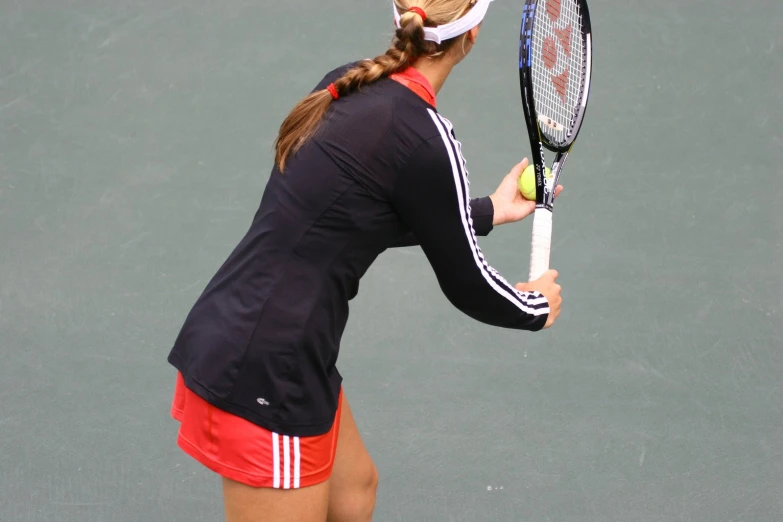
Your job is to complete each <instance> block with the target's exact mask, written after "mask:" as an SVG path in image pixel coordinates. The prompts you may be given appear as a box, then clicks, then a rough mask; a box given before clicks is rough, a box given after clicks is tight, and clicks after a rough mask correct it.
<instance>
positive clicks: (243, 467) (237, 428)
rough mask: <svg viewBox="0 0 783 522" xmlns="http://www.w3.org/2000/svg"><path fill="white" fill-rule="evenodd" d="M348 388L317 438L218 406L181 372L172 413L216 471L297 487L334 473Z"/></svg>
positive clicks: (186, 445)
mask: <svg viewBox="0 0 783 522" xmlns="http://www.w3.org/2000/svg"><path fill="white" fill-rule="evenodd" d="M341 411H342V390H341V391H340V398H339V401H338V405H337V413H336V415H335V419H334V424H333V425H332V429H331V430H330V431H329V432H328V433H325V434H323V435H318V436H315V437H292V436H288V435H283V434H279V433H275V432H272V431H269V430H266V429H264V428H262V427H260V426H258V425H256V424H253V423H251V422H250V421H247V420H245V419H242V418H240V417H237V416H236V415H233V414H231V413H227V412H225V411H223V410H220V409H218V408H216V407H215V406H212V405H211V404H209V403H208V402H206V401H205V400H204V399H202V398H201V397H199V396H198V395H196V394H195V393H193V392H192V391H191V390H189V389H188V388H187V387H186V386H185V381H184V380H183V379H182V375H181V374H179V373H178V374H177V383H176V387H175V390H174V401H173V404H172V406H171V416H172V417H174V419H176V420H177V421H179V422H180V429H179V435H178V437H177V444H178V445H179V447H180V448H181V449H182V450H183V451H184V452H185V453H187V454H188V455H190V456H191V457H193V458H194V459H196V460H197V461H198V462H200V463H201V464H203V465H204V466H206V467H207V468H208V469H210V470H212V471H214V472H215V473H217V474H219V475H221V476H223V477H225V478H227V479H230V480H234V481H236V482H241V483H243V484H247V485H248V486H252V487H263V488H281V489H295V488H303V487H307V486H313V485H315V484H318V483H320V482H323V481H325V480H326V479H328V478H329V476H330V474H331V472H332V466H333V465H334V457H335V452H336V449H337V436H338V433H339V431H340V413H341Z"/></svg>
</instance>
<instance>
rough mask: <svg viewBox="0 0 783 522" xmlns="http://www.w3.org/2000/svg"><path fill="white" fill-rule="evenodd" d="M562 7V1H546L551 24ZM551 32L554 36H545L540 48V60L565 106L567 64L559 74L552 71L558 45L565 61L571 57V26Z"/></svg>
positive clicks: (557, 16) (554, 65) (559, 13)
mask: <svg viewBox="0 0 783 522" xmlns="http://www.w3.org/2000/svg"><path fill="white" fill-rule="evenodd" d="M562 7H563V6H562V0H546V14H547V16H549V19H550V20H551V21H552V23H553V24H554V23H555V22H557V21H558V20H560V15H561V14H562ZM553 32H554V33H555V36H547V37H546V38H545V39H544V42H543V44H542V47H541V58H542V60H543V62H544V66H545V67H546V68H547V69H549V71H550V72H551V73H552V84H553V85H554V86H555V91H557V94H558V95H560V100H561V101H562V102H563V105H565V104H566V103H567V96H568V63H566V64H565V69H564V70H563V72H562V73H560V74H554V69H555V67H556V66H557V47H558V43H559V44H560V47H562V48H563V53H564V54H565V57H566V59H568V58H570V57H571V33H572V26H571V24H570V23H569V24H568V25H567V26H565V27H562V28H554V31H553Z"/></svg>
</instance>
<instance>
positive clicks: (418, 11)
mask: <svg viewBox="0 0 783 522" xmlns="http://www.w3.org/2000/svg"><path fill="white" fill-rule="evenodd" d="M408 12H409V13H416V14H417V15H419V16H421V21H422V22H424V21H425V20H427V13H425V12H424V9H422V8H421V7H411V8H410V9H408Z"/></svg>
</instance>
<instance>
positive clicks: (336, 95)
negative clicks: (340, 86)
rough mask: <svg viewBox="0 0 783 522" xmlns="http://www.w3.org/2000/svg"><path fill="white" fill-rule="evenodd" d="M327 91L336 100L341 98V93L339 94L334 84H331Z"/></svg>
mask: <svg viewBox="0 0 783 522" xmlns="http://www.w3.org/2000/svg"><path fill="white" fill-rule="evenodd" d="M326 90H327V91H329V94H331V95H332V98H334V99H335V100H336V99H337V98H339V97H340V93H338V92H337V88H336V87H335V86H334V84H333V83H330V84H329V85H328V86H327V87H326Z"/></svg>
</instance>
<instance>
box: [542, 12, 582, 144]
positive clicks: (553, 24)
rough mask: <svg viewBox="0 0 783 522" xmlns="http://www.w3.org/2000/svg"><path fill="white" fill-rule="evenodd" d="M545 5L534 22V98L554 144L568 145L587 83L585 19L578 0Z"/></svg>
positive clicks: (544, 126) (549, 137) (543, 131)
mask: <svg viewBox="0 0 783 522" xmlns="http://www.w3.org/2000/svg"><path fill="white" fill-rule="evenodd" d="M545 4H546V5H545V6H544V5H541V6H540V7H539V11H538V13H537V14H536V18H535V23H534V24H533V37H532V46H533V50H532V51H533V52H532V74H533V99H534V102H535V107H536V113H537V114H538V116H539V117H540V118H541V119H542V122H541V125H540V127H541V131H542V133H543V134H544V135H545V136H546V137H547V139H548V140H549V141H551V142H552V143H555V144H564V143H567V142H568V141H569V139H568V138H569V135H570V134H571V131H572V130H573V126H574V123H575V119H576V115H577V113H578V111H577V107H578V106H579V104H580V101H581V95H582V89H583V86H584V85H583V84H584V71H585V63H584V60H585V54H586V53H585V49H584V48H583V45H584V44H583V38H582V35H581V28H582V19H581V14H580V12H579V4H578V3H577V2H576V1H575V0H545ZM547 120H549V121H547Z"/></svg>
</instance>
